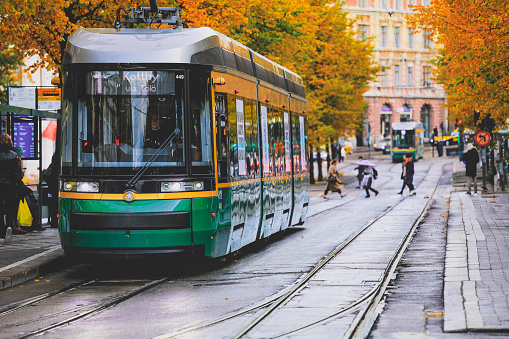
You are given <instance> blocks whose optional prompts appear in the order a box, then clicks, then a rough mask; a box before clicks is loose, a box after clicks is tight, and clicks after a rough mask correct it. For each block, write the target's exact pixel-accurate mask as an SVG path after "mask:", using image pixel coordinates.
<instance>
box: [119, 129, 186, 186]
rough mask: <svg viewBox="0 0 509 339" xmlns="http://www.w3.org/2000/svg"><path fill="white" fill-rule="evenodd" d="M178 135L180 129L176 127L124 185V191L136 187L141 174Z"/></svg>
mask: <svg viewBox="0 0 509 339" xmlns="http://www.w3.org/2000/svg"><path fill="white" fill-rule="evenodd" d="M179 133H180V129H179V128H178V127H177V128H175V130H174V131H173V133H171V134H170V136H169V137H168V138H166V140H165V141H164V142H163V143H162V145H161V146H159V148H158V149H157V150H156V151H155V152H154V154H152V156H151V157H150V159H148V160H147V162H146V163H145V164H144V165H143V166H142V167H141V168H140V170H139V171H138V172H137V173H136V174H135V175H134V176H133V177H132V178H131V180H129V182H128V183H127V184H125V187H126V189H133V188H134V186H135V185H136V183H137V182H138V180H140V178H141V177H142V176H143V174H145V172H146V171H147V170H148V169H149V167H150V166H152V164H153V163H154V161H155V160H156V158H157V157H158V156H159V155H161V153H162V152H163V150H164V149H165V148H166V147H168V146H169V145H170V144H171V143H172V141H173V139H175V137H176V136H177V135H178V134H179Z"/></svg>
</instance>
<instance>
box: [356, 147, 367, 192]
mask: <svg viewBox="0 0 509 339" xmlns="http://www.w3.org/2000/svg"><path fill="white" fill-rule="evenodd" d="M361 160H364V158H363V157H362V155H360V156H359V161H361ZM365 168H366V166H362V165H359V166H357V167H355V168H354V169H353V170H354V171H355V170H357V181H358V182H359V186H357V188H361V187H362V186H361V182H362V177H363V176H364V169H365Z"/></svg>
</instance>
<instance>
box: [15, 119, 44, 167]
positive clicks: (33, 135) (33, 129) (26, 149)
mask: <svg viewBox="0 0 509 339" xmlns="http://www.w3.org/2000/svg"><path fill="white" fill-rule="evenodd" d="M37 139H38V137H37V120H36V119H30V120H18V119H15V120H14V121H13V123H12V142H13V144H14V146H17V147H21V149H22V150H23V155H22V156H21V157H22V158H23V159H37Z"/></svg>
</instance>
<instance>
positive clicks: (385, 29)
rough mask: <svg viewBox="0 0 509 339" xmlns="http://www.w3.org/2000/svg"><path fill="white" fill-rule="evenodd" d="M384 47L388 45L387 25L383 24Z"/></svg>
mask: <svg viewBox="0 0 509 339" xmlns="http://www.w3.org/2000/svg"><path fill="white" fill-rule="evenodd" d="M382 47H387V26H382Z"/></svg>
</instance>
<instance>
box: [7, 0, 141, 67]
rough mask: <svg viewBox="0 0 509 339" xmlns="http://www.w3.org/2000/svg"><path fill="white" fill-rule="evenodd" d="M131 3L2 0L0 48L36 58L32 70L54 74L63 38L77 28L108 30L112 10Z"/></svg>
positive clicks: (58, 61)
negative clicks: (47, 71) (52, 72)
mask: <svg viewBox="0 0 509 339" xmlns="http://www.w3.org/2000/svg"><path fill="white" fill-rule="evenodd" d="M132 5H134V1H130V0H119V1H116V2H115V3H111V2H107V1H104V0H85V1H82V0H74V1H67V0H49V1H46V0H34V1H19V0H4V1H3V3H2V6H0V44H1V45H4V46H14V48H15V49H16V51H17V52H18V53H19V54H20V55H21V56H22V57H23V58H26V57H31V56H34V55H37V56H38V57H39V60H38V61H37V63H36V64H34V65H33V66H32V68H33V69H36V68H38V67H41V66H45V67H47V69H48V70H55V71H57V70H58V66H59V65H60V60H61V58H62V54H63V51H64V49H65V45H66V43H67V38H68V37H69V35H70V34H71V33H72V32H74V31H75V30H76V29H77V28H78V27H112V24H113V21H114V20H115V16H116V10H117V8H119V7H122V6H124V7H126V8H130V7H131V6H132Z"/></svg>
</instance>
